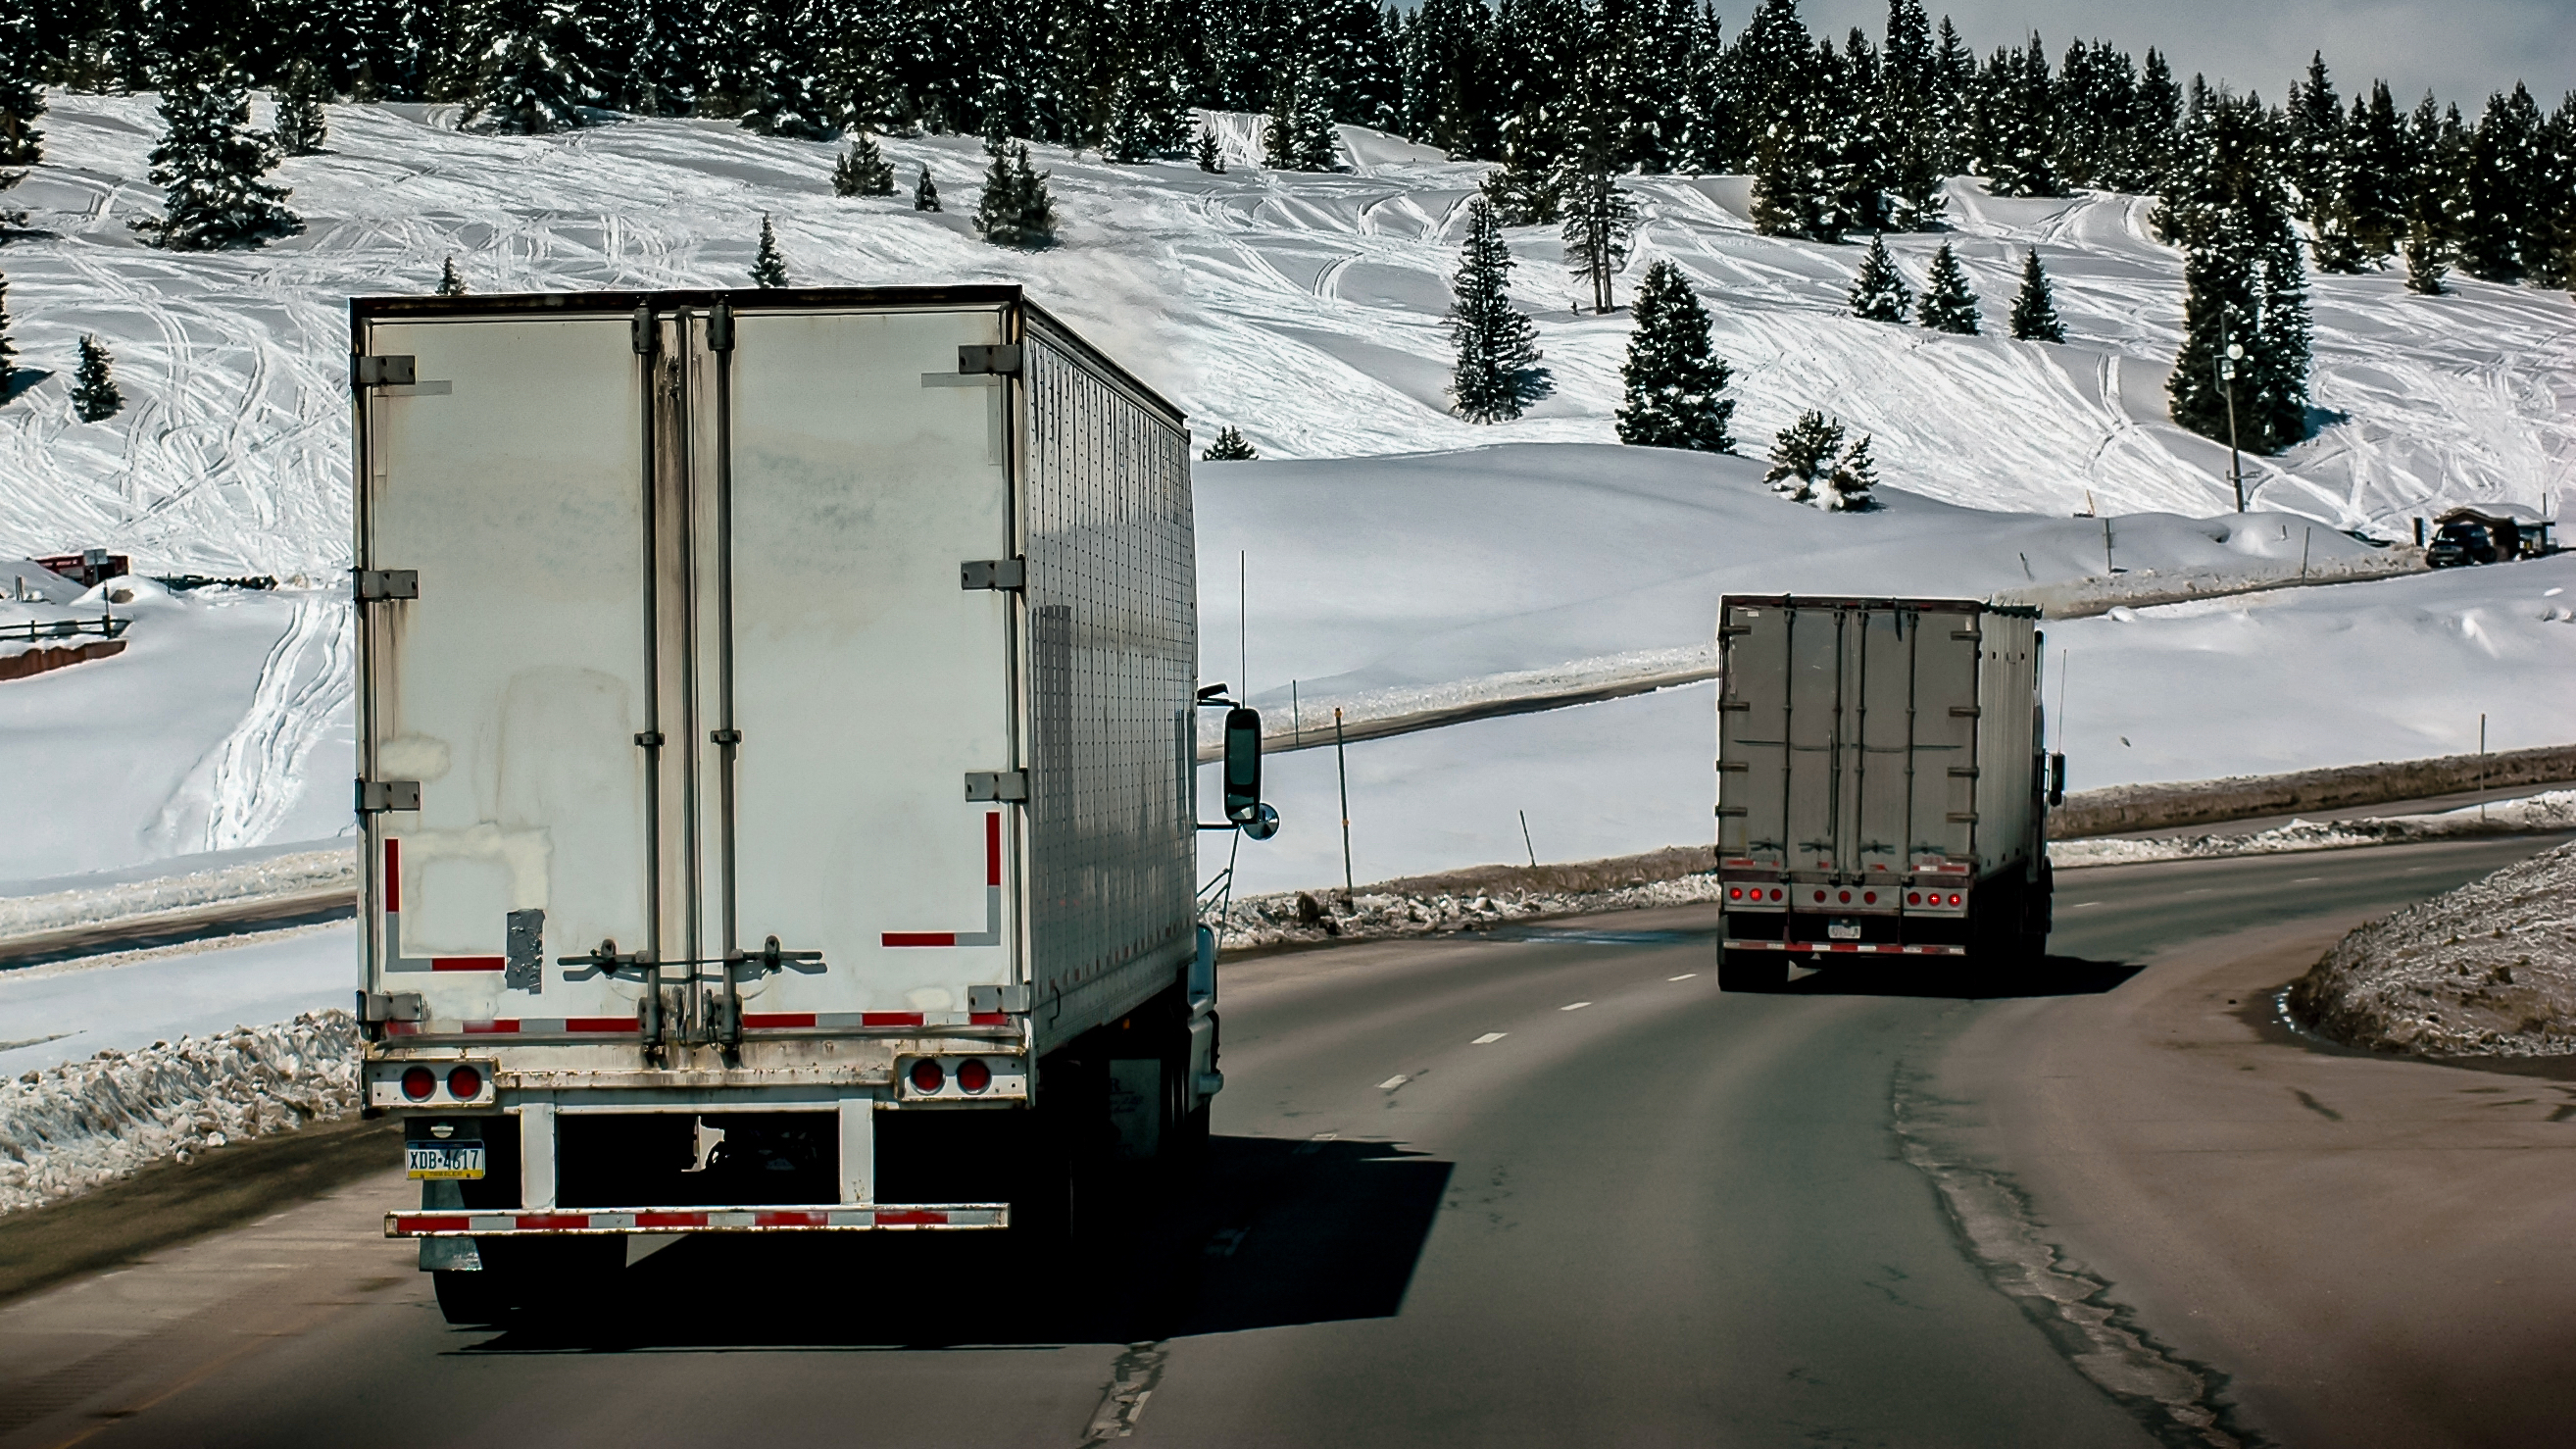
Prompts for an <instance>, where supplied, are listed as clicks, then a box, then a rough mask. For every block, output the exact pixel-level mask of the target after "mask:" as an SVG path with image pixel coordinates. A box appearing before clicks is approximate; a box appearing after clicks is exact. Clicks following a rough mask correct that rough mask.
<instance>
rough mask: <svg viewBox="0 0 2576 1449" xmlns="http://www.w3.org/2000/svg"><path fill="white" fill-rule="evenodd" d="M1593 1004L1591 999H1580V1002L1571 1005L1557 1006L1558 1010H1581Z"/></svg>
mask: <svg viewBox="0 0 2576 1449" xmlns="http://www.w3.org/2000/svg"><path fill="white" fill-rule="evenodd" d="M1591 1004H1592V1003H1591V1002H1589V1001H1578V1002H1575V1003H1574V1004H1572V1005H1570V1006H1560V1007H1558V1008H1557V1010H1559V1011H1581V1010H1582V1009H1583V1008H1585V1007H1587V1006H1590V1005H1591Z"/></svg>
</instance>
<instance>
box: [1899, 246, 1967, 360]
mask: <svg viewBox="0 0 2576 1449" xmlns="http://www.w3.org/2000/svg"><path fill="white" fill-rule="evenodd" d="M1914 320H1915V321H1917V322H1919V323H1921V324H1923V325H1924V326H1926V327H1929V328H1931V329H1932V330H1933V331H1935V332H1956V333H1960V334H1962V335H1964V336H1969V337H1974V336H1976V335H1977V294H1976V293H1975V292H1974V291H1973V290H1971V289H1970V288H1969V286H1968V272H1967V269H1966V268H1964V267H1962V266H1960V265H1959V259H1958V257H1956V256H1955V255H1953V254H1952V253H1951V251H1950V244H1949V243H1948V242H1943V243H1941V249H1940V250H1939V251H1937V252H1934V253H1933V254H1932V272H1931V275H1930V276H1929V277H1927V278H1926V279H1925V280H1924V283H1923V300H1922V301H1921V302H1920V303H1919V304H1917V306H1916V307H1915V310H1914Z"/></svg>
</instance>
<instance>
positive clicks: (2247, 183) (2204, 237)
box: [2162, 94, 2309, 453]
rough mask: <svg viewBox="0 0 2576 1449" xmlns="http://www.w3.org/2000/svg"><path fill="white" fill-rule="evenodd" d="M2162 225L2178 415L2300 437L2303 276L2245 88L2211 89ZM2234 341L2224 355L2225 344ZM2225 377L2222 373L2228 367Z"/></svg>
mask: <svg viewBox="0 0 2576 1449" xmlns="http://www.w3.org/2000/svg"><path fill="white" fill-rule="evenodd" d="M2190 140H2191V143H2192V148H2193V154H2192V156H2191V158H2190V159H2189V161H2188V163H2187V164H2186V166H2185V167H2184V170H2183V173H2182V175H2181V176H2180V177H2179V178H2178V179H2177V181H2176V184H2175V186H2174V188H2173V190H2172V192H2171V193H2170V194H2168V195H2167V197H2166V198H2165V208H2164V218H2165V219H2164V221H2163V223H2162V227H2163V229H2164V230H2165V232H2166V233H2167V235H2168V236H2169V237H2170V238H2171V239H2172V240H2174V241H2175V242H2176V243H2177V244H2178V245H2180V246H2182V247H2183V248H2184V258H2183V283H2184V286H2185V288H2186V294H2185V297H2184V300H2183V346H2182V354H2181V356H2180V357H2179V358H2177V359H2176V361H2175V363H2174V370H2173V372H2172V373H2171V375H2170V376H2169V377H2168V378H2167V379H2166V383H2165V391H2166V396H2167V398H2168V399H2169V400H2170V401H2171V403H2172V405H2173V418H2174V421H2175V422H2177V423H2180V424H2182V425H2183V426H2184V427H2186V428H2189V429H2191V430H2192V431H2193V432H2196V433H2199V434H2200V435H2201V436H2203V437H2207V438H2219V439H2223V438H2226V437H2227V436H2228V433H2229V418H2228V415H2229V409H2230V405H2231V401H2232V405H2233V410H2234V414H2235V434H2236V437H2237V440H2238V441H2239V443H2240V444H2241V445H2242V446H2243V447H2244V448H2246V449H2247V450H2248V451H2251V452H2256V453H2277V452H2279V451H2280V450H2282V449H2283V448H2286V447H2288V446H2289V445H2291V444H2292V443H2295V442H2297V441H2299V440H2300V439H2301V438H2304V437H2306V436H2307V408H2308V353H2309V322H2308V303H2307V274H2306V268H2305V267H2304V266H2303V265H2302V263H2301V248H2300V245H2299V237H2298V232H2297V230H2296V229H2295V228H2294V227H2293V226H2292V225H2291V221H2290V210H2291V203H2290V193H2289V187H2288V185H2287V183H2286V181H2285V179H2284V178H2283V176H2282V174H2281V169H2280V166H2279V164H2278V159H2277V156H2276V154H2275V148H2274V145H2273V132H2272V125H2271V121H2270V118H2269V117H2268V115H2267V114H2266V113H2265V111H2264V108H2263V105H2262V103H2261V102H2260V101H2259V100H2257V99H2255V98H2254V97H2251V96H2247V97H2245V98H2243V99H2242V100H2238V99H2235V98H2232V97H2229V96H2226V95H2224V94H2220V95H2215V96H2212V97H2210V98H2209V99H2208V100H2207V101H2206V102H2205V103H2204V104H2203V105H2202V107H2201V109H2200V113H2199V116H2198V117H2197V119H2195V121H2194V122H2193V123H2192V133H2191V137H2190ZM2231 345H2233V346H2236V347H2239V348H2241V349H2243V354H2242V356H2241V357H2235V358H2231V357H2230V356H2229V354H2228V351H2227V349H2228V348H2229V347H2230V346H2231ZM2231 369H2232V371H2233V374H2234V375H2233V377H2232V378H2231V377H2230V376H2228V375H2227V374H2228V372H2229V370H2231Z"/></svg>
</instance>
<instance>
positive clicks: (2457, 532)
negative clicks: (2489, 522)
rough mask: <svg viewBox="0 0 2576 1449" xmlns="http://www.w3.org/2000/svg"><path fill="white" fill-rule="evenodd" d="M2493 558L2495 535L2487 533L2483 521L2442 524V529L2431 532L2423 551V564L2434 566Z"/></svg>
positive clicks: (2445, 566)
mask: <svg viewBox="0 0 2576 1449" xmlns="http://www.w3.org/2000/svg"><path fill="white" fill-rule="evenodd" d="M2495 561H2496V545H2495V535H2493V534H2491V533H2489V532H2487V526H2486V525H2485V524H2483V523H2470V522H2465V521H2463V522H2458V523H2445V524H2443V525H2442V529H2441V531H2440V532H2439V533H2436V534H2434V535H2433V542H2432V544H2431V545H2430V546H2429V547H2427V548H2426V549H2425V550H2424V562H2425V564H2426V566H2428V567H2431V568H2437V569H2441V568H2457V567H2459V566H2460V565H2462V564H2491V563H2494V562H2495Z"/></svg>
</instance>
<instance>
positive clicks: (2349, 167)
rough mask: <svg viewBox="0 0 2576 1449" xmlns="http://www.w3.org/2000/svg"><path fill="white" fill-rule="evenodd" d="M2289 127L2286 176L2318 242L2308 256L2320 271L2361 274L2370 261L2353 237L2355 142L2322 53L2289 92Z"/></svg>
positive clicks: (2367, 254) (2299, 214)
mask: <svg viewBox="0 0 2576 1449" xmlns="http://www.w3.org/2000/svg"><path fill="white" fill-rule="evenodd" d="M2288 121H2289V138H2288V139H2289V156H2288V164H2287V167H2286V170H2287V171H2288V174H2289V179H2290V182H2291V184H2292V185H2293V186H2295V187H2297V188H2298V194H2299V201H2298V212H2297V215H2298V218H2299V220H2301V221H2304V222H2306V223H2307V224H2308V228H2309V231H2310V234H2311V235H2312V237H2313V238H2314V239H2313V240H2312V241H2311V242H2310V243H2309V250H2310V251H2311V252H2312V253H2313V254H2314V256H2315V257H2316V262H2317V267H2318V269H2319V270H2320V271H2328V272H2347V273H2348V272H2359V271H2361V270H2363V269H2364V268H2366V267H2368V266H2369V265H2370V262H2371V255H2370V253H2368V252H2367V251H2366V250H2365V249H2364V248H2363V246H2362V244H2361V242H2360V241H2359V240H2358V239H2357V238H2355V237H2354V235H2353V233H2352V226H2351V212H2350V210H2349V206H2350V202H2351V192H2352V181H2353V138H2352V135H2351V133H2350V131H2349V130H2347V128H2346V127H2345V124H2344V113H2343V101H2342V99H2341V98H2340V97H2339V96H2338V95H2337V94H2336V92H2335V88H2334V82H2333V80H2332V79H2331V78H2330V77H2329V76H2328V75H2327V73H2326V58H2325V53H2324V52H2323V51H2318V52H2316V53H2315V54H2314V55H2313V56H2311V57H2310V59H2309V61H2308V76H2307V79H2306V80H2305V81H2304V82H2301V83H2299V84H2296V85H2293V86H2292V87H2291V88H2290V104H2289V109H2288Z"/></svg>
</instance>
